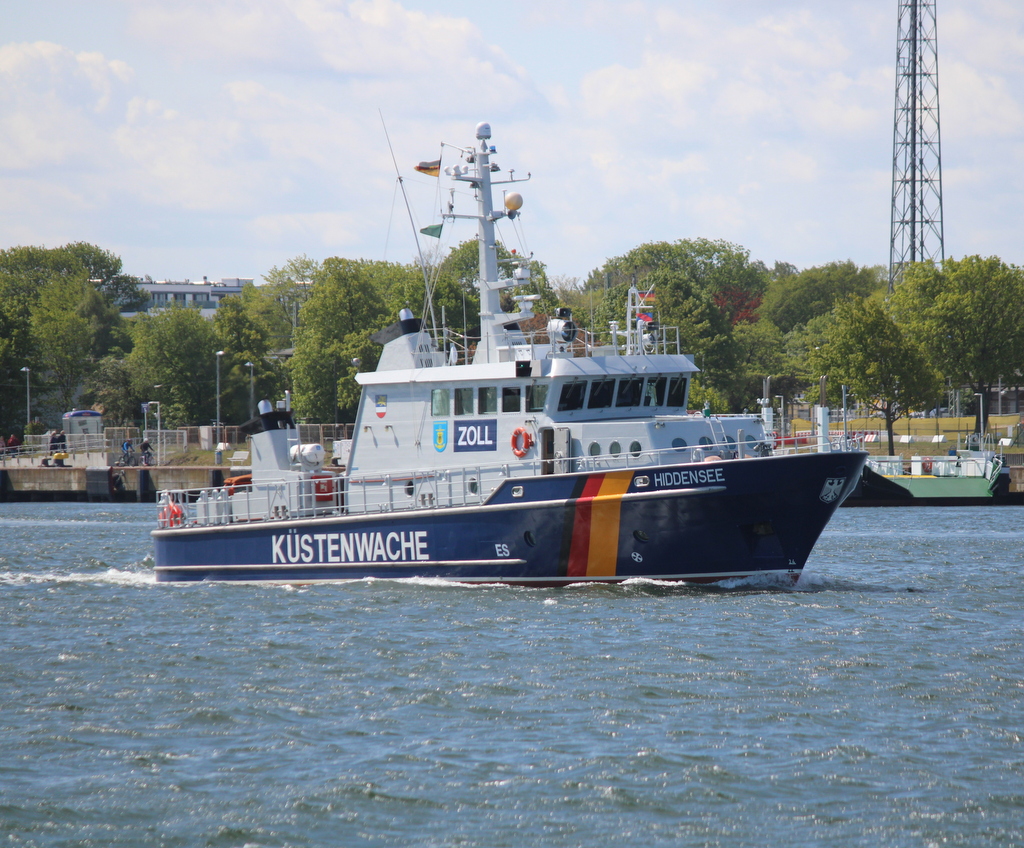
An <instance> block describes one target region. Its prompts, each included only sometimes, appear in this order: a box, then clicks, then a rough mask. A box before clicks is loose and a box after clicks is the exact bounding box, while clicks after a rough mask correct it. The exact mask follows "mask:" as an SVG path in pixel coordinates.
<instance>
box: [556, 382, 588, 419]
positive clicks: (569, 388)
mask: <svg viewBox="0 0 1024 848" xmlns="http://www.w3.org/2000/svg"><path fill="white" fill-rule="evenodd" d="M586 391H587V384H586V383H584V382H583V381H582V380H578V381H575V382H572V383H566V384H565V385H564V386H562V392H561V394H559V396H558V411H559V412H569V411H571V410H573V409H583V396H584V395H585V394H586Z"/></svg>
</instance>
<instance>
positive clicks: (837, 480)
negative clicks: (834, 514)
mask: <svg viewBox="0 0 1024 848" xmlns="http://www.w3.org/2000/svg"><path fill="white" fill-rule="evenodd" d="M845 482H846V478H845V477H829V478H828V479H827V480H825V485H824V486H822V487H821V494H820V495H818V498H819V499H820V500H821V501H822V502H823V503H832V501H834V500H835V499H836V498H838V497H839V496H840V495H841V494H842V493H843V484H844V483H845Z"/></svg>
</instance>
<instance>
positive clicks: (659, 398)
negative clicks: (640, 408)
mask: <svg viewBox="0 0 1024 848" xmlns="http://www.w3.org/2000/svg"><path fill="white" fill-rule="evenodd" d="M667 387H668V377H650V378H649V379H648V380H647V386H646V388H645V389H644V406H664V405H665V389H666V388H667Z"/></svg>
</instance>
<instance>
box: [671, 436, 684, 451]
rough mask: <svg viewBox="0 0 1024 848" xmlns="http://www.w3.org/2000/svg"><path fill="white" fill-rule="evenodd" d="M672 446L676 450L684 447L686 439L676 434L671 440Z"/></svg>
mask: <svg viewBox="0 0 1024 848" xmlns="http://www.w3.org/2000/svg"><path fill="white" fill-rule="evenodd" d="M672 447H674V448H675V449H676V450H682V449H683V448H685V447H686V439H680V438H679V437H678V436H676V437H675V438H674V439H673V440H672Z"/></svg>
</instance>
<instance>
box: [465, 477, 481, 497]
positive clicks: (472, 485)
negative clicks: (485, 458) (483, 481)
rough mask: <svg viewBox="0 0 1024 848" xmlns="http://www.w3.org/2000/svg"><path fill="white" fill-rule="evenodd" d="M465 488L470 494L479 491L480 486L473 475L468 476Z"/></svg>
mask: <svg viewBox="0 0 1024 848" xmlns="http://www.w3.org/2000/svg"><path fill="white" fill-rule="evenodd" d="M466 488H467V489H469V491H470V494H473V495H475V494H476V493H477V491H479V489H480V486H479V485H478V484H477V482H476V479H475V478H474V477H470V478H469V482H468V483H467V484H466Z"/></svg>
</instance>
